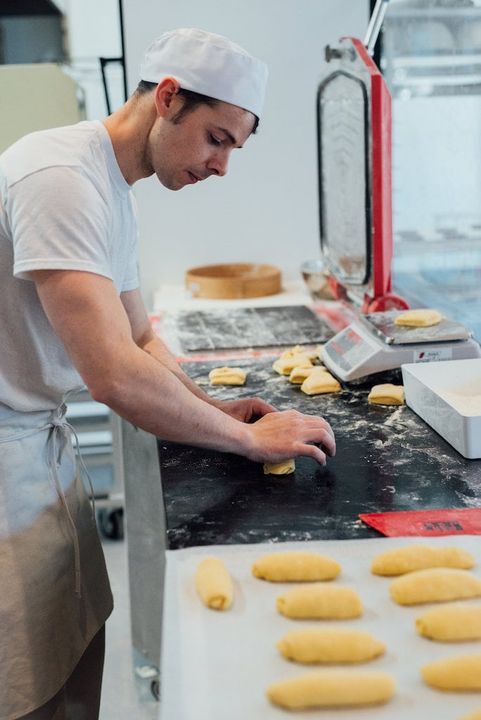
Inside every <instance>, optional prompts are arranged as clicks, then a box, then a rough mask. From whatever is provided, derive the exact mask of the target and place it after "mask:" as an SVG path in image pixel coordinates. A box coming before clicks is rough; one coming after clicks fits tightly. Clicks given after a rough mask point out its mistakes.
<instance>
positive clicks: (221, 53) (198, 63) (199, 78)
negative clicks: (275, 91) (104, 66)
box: [140, 28, 268, 117]
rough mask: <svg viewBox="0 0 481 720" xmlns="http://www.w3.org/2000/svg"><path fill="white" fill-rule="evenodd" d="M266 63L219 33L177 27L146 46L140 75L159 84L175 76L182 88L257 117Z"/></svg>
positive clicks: (263, 87)
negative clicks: (165, 78) (233, 106)
mask: <svg viewBox="0 0 481 720" xmlns="http://www.w3.org/2000/svg"><path fill="white" fill-rule="evenodd" d="M267 74H268V70H267V65H266V64H265V63H264V62H262V61H261V60H258V59H257V58H255V57H253V56H252V55H249V53H247V52H246V51H245V50H243V49H242V48H241V47H240V46H239V45H236V44H235V43H233V42H231V40H228V39H227V38H225V37H222V35H215V34H214V33H210V32H206V31H205V30H198V29H197V28H181V29H179V30H172V31H170V32H166V33H164V34H163V35H161V36H160V37H159V38H157V40H154V42H153V43H152V44H151V45H150V47H149V48H147V50H146V53H145V55H144V58H143V61H142V64H141V66H140V78H141V80H145V81H146V82H154V83H159V82H160V81H161V80H162V78H164V77H167V76H168V75H171V76H172V77H175V78H176V79H177V80H178V81H179V83H180V86H181V87H182V88H184V89H185V90H192V91H194V92H197V93H201V94H202V95H208V96H209V97H212V98H215V99H216V100H222V101H224V102H227V103H231V104H232V105H237V106H238V107H241V108H244V109H245V110H249V111H250V112H252V113H253V114H254V115H257V117H260V114H261V111H262V106H263V103H264V95H265V90H266V84H267Z"/></svg>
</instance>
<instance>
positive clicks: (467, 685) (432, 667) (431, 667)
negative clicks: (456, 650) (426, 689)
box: [421, 654, 481, 690]
mask: <svg viewBox="0 0 481 720" xmlns="http://www.w3.org/2000/svg"><path fill="white" fill-rule="evenodd" d="M421 675H422V676H423V680H424V682H425V683H426V684H427V685H430V686H431V687H433V688H437V689H438V690H481V654H477V655H458V656H456V657H451V658H447V659H446V660H436V661H435V662H432V663H429V664H428V665H424V667H422V668H421Z"/></svg>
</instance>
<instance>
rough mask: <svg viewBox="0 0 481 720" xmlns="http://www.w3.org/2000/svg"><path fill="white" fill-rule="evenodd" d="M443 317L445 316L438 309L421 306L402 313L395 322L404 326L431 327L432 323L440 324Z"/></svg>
mask: <svg viewBox="0 0 481 720" xmlns="http://www.w3.org/2000/svg"><path fill="white" fill-rule="evenodd" d="M442 319H443V316H442V315H441V313H440V312H438V311H437V310H428V309H426V308H420V309H419V310H407V311H406V312H404V313H401V315H397V316H396V317H395V319H394V324H395V325H400V326H402V327H431V325H438V324H439V323H440V322H441V320H442Z"/></svg>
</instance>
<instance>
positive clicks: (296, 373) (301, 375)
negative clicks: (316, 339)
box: [289, 365, 324, 385]
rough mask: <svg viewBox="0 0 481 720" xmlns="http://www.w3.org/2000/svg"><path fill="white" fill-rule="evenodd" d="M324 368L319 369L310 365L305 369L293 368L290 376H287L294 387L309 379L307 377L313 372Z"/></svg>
mask: <svg viewBox="0 0 481 720" xmlns="http://www.w3.org/2000/svg"><path fill="white" fill-rule="evenodd" d="M321 369H324V368H321V367H319V366H318V365H311V366H306V367H295V368H294V369H293V370H292V372H291V374H290V375H289V382H291V383H293V384H294V385H302V383H303V382H304V380H305V379H306V378H308V377H309V375H310V374H311V373H312V372H313V371H314V370H321Z"/></svg>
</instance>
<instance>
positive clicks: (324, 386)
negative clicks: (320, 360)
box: [301, 367, 341, 395]
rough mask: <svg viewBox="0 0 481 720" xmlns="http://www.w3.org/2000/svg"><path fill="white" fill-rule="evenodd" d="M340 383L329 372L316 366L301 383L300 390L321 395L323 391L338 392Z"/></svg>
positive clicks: (308, 393) (307, 393)
mask: <svg viewBox="0 0 481 720" xmlns="http://www.w3.org/2000/svg"><path fill="white" fill-rule="evenodd" d="M340 389H341V386H340V384H339V383H338V381H337V380H336V378H335V377H333V376H332V375H331V373H330V372H328V371H327V370H325V369H324V368H321V367H316V368H315V370H314V372H311V374H310V375H309V377H308V378H306V379H305V380H304V382H303V383H302V385H301V390H302V392H303V393H306V395H321V394H323V393H334V392H339V390H340Z"/></svg>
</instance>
